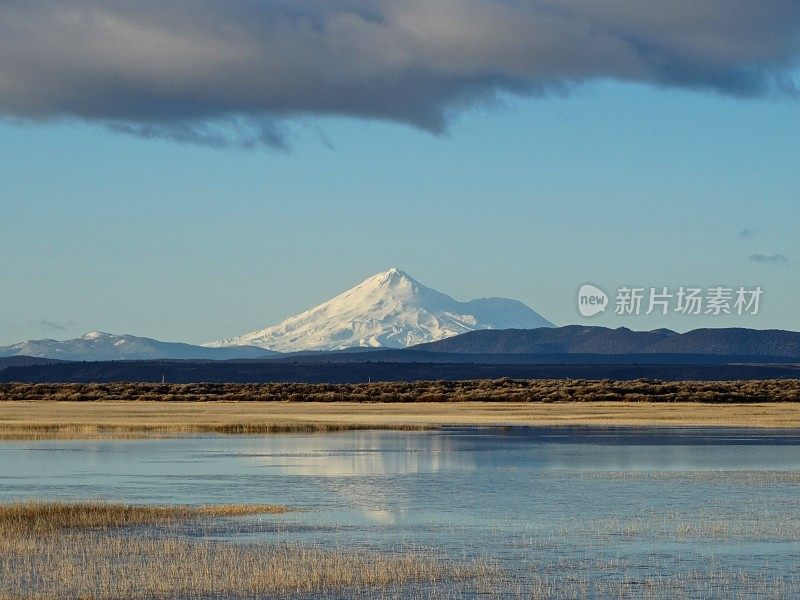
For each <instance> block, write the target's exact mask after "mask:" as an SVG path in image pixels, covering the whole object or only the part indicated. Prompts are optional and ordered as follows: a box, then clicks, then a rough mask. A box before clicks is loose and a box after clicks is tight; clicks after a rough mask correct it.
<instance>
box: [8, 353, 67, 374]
mask: <svg viewBox="0 0 800 600" xmlns="http://www.w3.org/2000/svg"><path fill="white" fill-rule="evenodd" d="M58 362H60V361H57V360H52V359H49V358H39V357H36V356H4V357H0V371H2V370H3V369H7V368H9V367H29V366H36V365H51V364H54V363H58Z"/></svg>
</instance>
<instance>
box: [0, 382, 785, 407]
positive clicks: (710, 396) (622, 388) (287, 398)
mask: <svg viewBox="0 0 800 600" xmlns="http://www.w3.org/2000/svg"><path fill="white" fill-rule="evenodd" d="M38 400H58V401H76V402H84V401H97V400H103V401H128V400H130V401H135V400H139V401H142V400H152V401H161V402H170V401H184V402H209V401H215V400H223V401H228V402H259V401H261V402H264V401H270V402H271V401H282V402H713V403H751V402H756V403H766V402H800V379H771V380H741V381H678V382H665V381H656V380H648V379H639V380H635V381H611V380H587V379H537V380H516V379H506V378H504V379H476V380H470V381H417V382H378V383H359V384H305V383H264V384H232V383H191V384H152V383H88V384H79V383H64V384H51V383H38V384H27V383H6V384H0V402H2V401H38Z"/></svg>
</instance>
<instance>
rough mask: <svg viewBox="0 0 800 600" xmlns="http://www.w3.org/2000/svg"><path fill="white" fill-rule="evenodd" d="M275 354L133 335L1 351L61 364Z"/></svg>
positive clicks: (95, 335) (23, 345)
mask: <svg viewBox="0 0 800 600" xmlns="http://www.w3.org/2000/svg"><path fill="white" fill-rule="evenodd" d="M273 354H274V353H273V352H270V351H268V350H264V349H263V348H253V347H247V346H241V347H237V348H207V347H205V346H194V345H192V344H182V343H179V342H160V341H158V340H153V339H150V338H144V337H136V336H133V335H113V334H111V333H102V332H100V331H93V332H91V333H87V334H86V335H83V336H81V337H79V338H75V339H72V340H64V341H59V340H29V341H26V342H20V343H19V344H14V345H12V346H2V347H0V356H34V357H39V358H57V359H61V360H151V359H159V358H172V359H198V360H203V359H218V360H220V359H228V358H261V357H264V356H271V355H273Z"/></svg>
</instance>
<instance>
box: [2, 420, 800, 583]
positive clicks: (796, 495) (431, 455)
mask: <svg viewBox="0 0 800 600" xmlns="http://www.w3.org/2000/svg"><path fill="white" fill-rule="evenodd" d="M31 497H37V498H56V497H57V498H104V499H110V500H124V501H128V502H135V503H192V504H197V503H251V502H267V503H279V504H288V505H292V506H296V507H300V508H303V509H306V510H304V511H302V512H298V513H290V514H287V515H278V516H267V517H260V518H256V519H255V520H254V523H253V526H252V527H251V528H249V529H248V528H244V529H242V528H241V527H239V528H236V529H230V530H226V529H225V528H224V527H221V528H220V529H219V530H218V531H216V532H215V533H214V535H215V536H218V537H222V538H225V537H226V536H227V537H236V538H242V537H244V538H246V539H249V538H258V539H267V540H275V541H291V542H295V541H300V542H303V543H312V544H319V545H322V546H326V547H327V546H332V547H357V548H367V547H368V548H376V549H380V550H382V549H398V548H406V547H412V548H425V549H432V550H433V551H435V552H436V553H441V554H442V555H445V556H449V557H453V558H456V559H462V558H466V557H473V556H478V557H489V558H490V559H492V560H497V561H498V562H499V564H500V565H501V566H502V567H503V568H504V569H508V570H510V571H514V572H517V573H519V574H521V575H520V576H525V575H526V574H529V573H532V572H538V573H541V572H542V571H543V570H544V571H552V572H559V573H563V572H565V571H574V572H576V573H581V574H582V575H581V576H583V577H587V578H591V577H603V576H607V575H608V574H609V572H614V571H616V572H617V574H619V573H622V572H624V573H627V574H631V573H633V574H638V575H639V576H647V575H648V574H649V575H658V576H663V575H669V574H678V573H685V572H687V570H699V571H702V572H708V573H717V572H724V573H729V572H739V573H756V574H758V576H759V577H768V578H775V579H777V580H779V581H782V582H784V585H785V586H789V587H786V588H785V589H787V590H788V589H790V588H791V586H792V585H796V581H797V580H798V579H799V578H800V570H799V569H800V566H799V565H800V537H799V535H798V530H800V508H798V506H797V505H798V503H799V502H800V436H798V434H797V433H795V432H790V431H764V430H741V429H736V430H733V429H731V430H724V429H723V430H720V429H715V430H706V429H697V428H694V429H656V430H653V429H650V430H633V429H557V428H511V429H504V430H502V429H458V428H455V429H446V430H443V431H434V432H386V431H382V432H350V433H334V434H312V435H309V434H302V435H272V436H259V437H221V436H202V437H189V438H180V439H163V440H144V441H131V440H114V441H36V442H30V441H25V442H3V443H0V499H2V500H10V499H20V498H31ZM787 581H789V583H786V582H787ZM793 582H794V583H793ZM781 589H784V588H781ZM787 593H788V592H787Z"/></svg>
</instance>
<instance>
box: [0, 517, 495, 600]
mask: <svg viewBox="0 0 800 600" xmlns="http://www.w3.org/2000/svg"><path fill="white" fill-rule="evenodd" d="M283 510H285V509H283V508H281V507H274V506H271V505H266V506H262V505H256V506H252V505H241V506H239V505H222V506H204V507H185V506H180V507H174V506H149V507H145V506H126V505H121V504H104V503H100V502H88V503H86V502H81V503H64V502H27V503H15V504H7V505H4V506H2V507H0V598H20V599H22V598H25V599H31V600H33V599H36V600H40V599H41V600H49V599H51V598H52V599H55V598H69V599H73V598H74V599H81V600H95V599H96V600H101V599H109V600H110V599H118V598H148V599H166V598H198V597H205V598H208V597H215V598H216V597H226V598H239V597H248V598H250V597H255V596H264V595H276V594H277V595H286V594H313V595H317V594H319V593H324V592H327V591H332V590H342V589H347V590H356V591H357V590H370V589H373V588H385V587H390V586H402V585H408V584H416V583H422V584H428V585H435V584H437V583H438V582H441V581H446V580H464V579H475V578H481V577H488V576H489V575H491V574H492V573H493V572H494V571H493V567H490V566H488V565H486V564H483V563H478V562H475V563H470V564H455V563H452V562H448V561H444V560H440V559H438V558H436V557H434V556H432V555H430V554H426V553H423V552H404V553H397V554H382V555H379V554H374V553H368V552H358V551H334V550H322V549H319V548H313V547H303V546H299V545H298V546H292V545H285V544H284V545H271V544H266V543H238V542H220V541H211V540H204V539H199V540H196V539H187V538H184V537H181V536H180V535H169V536H164V535H147V534H143V533H142V532H138V533H137V532H136V531H134V532H131V531H128V532H127V533H125V531H124V530H122V529H120V528H125V527H130V526H136V525H145V524H164V523H175V522H177V521H181V520H183V521H185V520H193V519H198V518H215V517H231V516H242V515H249V514H256V513H264V512H269V513H273V514H274V513H279V512H282V511H283ZM111 530H119V531H120V533H114V532H113V531H111Z"/></svg>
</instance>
